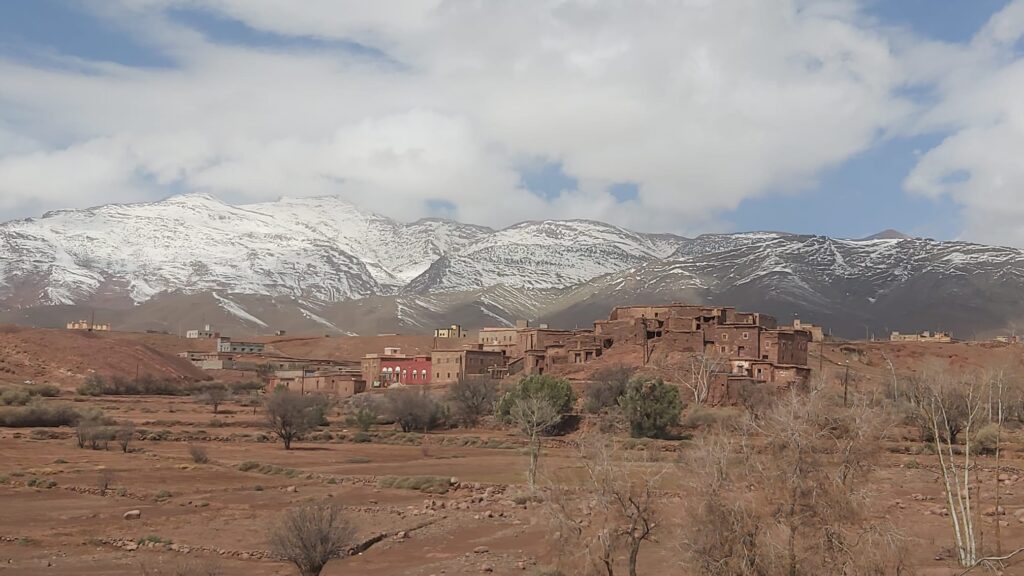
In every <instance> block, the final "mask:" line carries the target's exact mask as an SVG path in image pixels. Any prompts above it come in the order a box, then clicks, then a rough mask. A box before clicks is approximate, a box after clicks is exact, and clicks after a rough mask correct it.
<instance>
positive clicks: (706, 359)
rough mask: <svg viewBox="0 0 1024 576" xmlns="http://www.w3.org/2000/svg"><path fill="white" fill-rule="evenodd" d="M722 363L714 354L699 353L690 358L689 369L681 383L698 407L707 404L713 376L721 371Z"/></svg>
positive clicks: (720, 358) (721, 359)
mask: <svg viewBox="0 0 1024 576" xmlns="http://www.w3.org/2000/svg"><path fill="white" fill-rule="evenodd" d="M723 363H724V359H723V358H722V357H721V356H719V355H718V354H714V353H707V352H701V353H698V354H694V355H692V356H691V357H690V363H689V368H688V369H687V370H686V373H685V376H684V377H683V378H682V381H683V385H684V386H686V387H687V388H689V389H690V392H691V393H692V394H693V402H694V403H695V404H697V405H698V406H703V405H704V404H707V402H708V398H709V397H710V396H711V385H712V384H713V383H714V378H715V374H718V373H719V372H721V371H722V365H723Z"/></svg>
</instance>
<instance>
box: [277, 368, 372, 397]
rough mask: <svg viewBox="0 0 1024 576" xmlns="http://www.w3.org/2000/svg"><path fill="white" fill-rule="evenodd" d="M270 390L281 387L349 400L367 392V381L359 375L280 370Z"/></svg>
mask: <svg viewBox="0 0 1024 576" xmlns="http://www.w3.org/2000/svg"><path fill="white" fill-rule="evenodd" d="M269 385H270V386H269V387H270V389H272V390H273V389H276V388H277V387H279V386H281V387H284V388H287V389H288V390H290V391H292V392H298V393H300V394H326V395H328V396H332V397H335V398H348V397H350V396H354V395H356V394H359V393H361V392H365V391H366V381H365V380H363V379H362V377H361V376H360V375H359V374H353V373H351V372H349V371H344V372H341V371H335V370H279V371H277V372H275V373H274V375H273V376H272V377H271V378H270V381H269Z"/></svg>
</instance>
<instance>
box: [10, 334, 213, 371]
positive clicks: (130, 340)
mask: <svg viewBox="0 0 1024 576" xmlns="http://www.w3.org/2000/svg"><path fill="white" fill-rule="evenodd" d="M195 342H197V341H195V340H192V341H188V340H182V339H180V338H177V337H176V336H168V335H163V334H146V333H137V332H88V331H84V330H81V331H80V330H57V329H45V328H24V327H20V326H13V325H0V382H23V381H25V380H32V381H33V382H35V383H39V384H42V383H52V384H58V385H71V384H77V383H79V382H81V380H82V378H84V377H85V376H87V375H88V374H91V373H98V374H103V375H107V376H112V375H119V376H125V377H133V376H135V375H136V374H150V375H153V376H157V377H161V378H181V379H188V380H198V379H203V378H206V377H207V375H206V374H205V373H204V372H203V371H202V370H199V369H198V368H196V367H195V366H193V365H192V364H191V363H190V362H188V361H186V360H183V359H181V358H178V357H177V356H176V355H175V354H177V353H178V352H183V351H185V350H187V349H191V348H190V346H191V345H194V343H195ZM189 343H192V344H189ZM206 346H207V347H208V349H211V350H212V344H210V343H209V342H207V343H206Z"/></svg>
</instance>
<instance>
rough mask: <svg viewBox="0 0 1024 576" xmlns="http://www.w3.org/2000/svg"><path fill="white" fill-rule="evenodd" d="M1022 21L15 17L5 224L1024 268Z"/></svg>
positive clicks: (401, 5) (915, 8)
mask: <svg viewBox="0 0 1024 576" xmlns="http://www.w3.org/2000/svg"><path fill="white" fill-rule="evenodd" d="M1022 95H1024V0H649V1H645V2H642V3H641V2H633V1H630V0H576V1H572V0H522V1H517V2H504V1H499V0H493V1H488V0H390V1H388V2H365V1H362V0H352V1H350V0H302V1H293V2H283V1H280V0H6V1H4V2H0V220H8V219H15V218H23V217H31V216H37V215H39V214H41V213H43V212H45V211H47V210H53V209H62V208H81V207H88V206H95V205H99V204H105V203H111V202H145V201H155V200H159V199H161V198H166V197H168V196H171V195H175V194H181V193H192V192H197V193H207V194H212V195H214V196H216V197H218V198H220V199H222V200H224V201H226V202H229V203H236V204H237V203H247V202H257V201H265V200H273V199H276V198H279V197H282V196H319V195H328V194H334V195H338V196H340V197H342V198H345V199H347V200H350V201H352V202H353V203H355V204H357V205H359V206H361V207H363V208H366V209H369V210H373V211H375V212H379V213H382V214H385V215H388V216H391V217H393V218H397V219H400V220H408V221H412V220H414V219H417V218H420V217H425V216H443V217H450V218H454V219H457V220H460V221H464V222H471V223H476V224H483V225H488V226H495V227H500V226H506V225H509V224H512V223H515V222H518V221H522V220H536V219H556V218H557V219H562V218H590V219H596V220H603V221H607V222H611V223H615V224H619V225H622V226H625V227H628V228H631V229H635V230H640V231H645V232H674V233H678V234H684V235H696V234H700V233H705V232H729V231H743V230H782V231H789V232H797V233H813V234H827V235H831V236H837V237H848V238H857V237H863V236H867V235H870V234H873V233H875V232H878V231H881V230H883V229H888V228H893V229H897V230H901V231H903V232H905V233H909V234H913V235H918V236H927V237H933V238H939V239H963V240H969V241H976V242H983V243H991V244H1000V245H1012V246H1020V247H1024V186H1022V184H1021V183H1022V182H1024V161H1022V160H1021V159H1022V158H1024V96H1022Z"/></svg>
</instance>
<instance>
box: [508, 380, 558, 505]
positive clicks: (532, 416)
mask: <svg viewBox="0 0 1024 576" xmlns="http://www.w3.org/2000/svg"><path fill="white" fill-rule="evenodd" d="M508 417H509V420H510V421H511V422H512V423H513V425H514V426H515V427H516V428H517V429H518V430H519V431H520V432H521V433H522V434H523V435H524V436H526V437H527V438H528V439H529V443H530V467H529V470H528V473H527V479H528V481H529V485H530V488H535V487H536V486H537V461H538V460H539V459H540V441H541V435H542V434H543V433H544V431H545V430H547V429H549V428H551V427H552V426H554V425H555V424H558V423H559V422H560V421H561V420H562V414H561V412H560V410H559V407H558V406H556V405H555V404H554V403H553V402H552V401H551V400H550V399H549V398H546V397H544V396H542V395H539V394H531V395H528V396H522V397H517V398H515V399H513V400H512V405H511V406H510V407H509V414H508Z"/></svg>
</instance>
